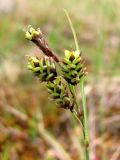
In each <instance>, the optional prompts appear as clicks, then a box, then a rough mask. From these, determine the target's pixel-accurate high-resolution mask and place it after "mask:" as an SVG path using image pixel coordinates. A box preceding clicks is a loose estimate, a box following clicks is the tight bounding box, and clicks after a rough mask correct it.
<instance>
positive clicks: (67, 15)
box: [64, 9, 79, 50]
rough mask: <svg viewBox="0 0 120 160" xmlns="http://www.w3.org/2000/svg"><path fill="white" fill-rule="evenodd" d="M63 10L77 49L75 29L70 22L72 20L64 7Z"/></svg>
mask: <svg viewBox="0 0 120 160" xmlns="http://www.w3.org/2000/svg"><path fill="white" fill-rule="evenodd" d="M64 12H65V14H66V17H67V19H68V21H69V24H70V28H71V30H72V33H73V37H74V42H75V46H76V50H79V45H78V40H77V36H76V32H75V30H74V26H73V24H72V21H71V19H70V16H69V14H68V12H67V11H66V10H65V9H64Z"/></svg>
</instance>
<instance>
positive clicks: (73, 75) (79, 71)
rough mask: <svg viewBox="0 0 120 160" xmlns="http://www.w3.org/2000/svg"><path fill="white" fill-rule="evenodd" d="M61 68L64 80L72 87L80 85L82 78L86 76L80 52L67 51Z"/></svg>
mask: <svg viewBox="0 0 120 160" xmlns="http://www.w3.org/2000/svg"><path fill="white" fill-rule="evenodd" d="M61 67H62V71H63V76H64V78H65V79H66V81H67V82H68V83H70V84H72V85H76V84H78V83H79V82H80V80H81V78H82V76H84V75H85V67H84V66H83V63H82V60H81V55H80V52H79V51H68V50H65V58H64V59H63V61H62V64H61Z"/></svg>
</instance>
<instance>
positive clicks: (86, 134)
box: [80, 77, 89, 160]
mask: <svg viewBox="0 0 120 160" xmlns="http://www.w3.org/2000/svg"><path fill="white" fill-rule="evenodd" d="M80 90H81V96H82V104H83V117H84V118H83V125H84V128H83V129H84V133H85V134H84V143H85V158H86V160H89V150H88V146H89V136H88V134H89V133H88V118H87V117H88V115H87V106H86V97H85V95H84V77H83V78H82V79H81V82H80Z"/></svg>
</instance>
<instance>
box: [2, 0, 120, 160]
mask: <svg viewBox="0 0 120 160" xmlns="http://www.w3.org/2000/svg"><path fill="white" fill-rule="evenodd" d="M64 8H65V9H66V10H67V11H68V13H69V15H70V17H71V19H72V22H73V24H74V27H75V30H76V33H77V36H78V42H79V46H80V49H81V51H82V55H83V57H84V59H85V63H86V67H87V70H88V72H89V74H88V76H87V80H86V88H85V91H86V95H87V100H88V107H89V112H90V113H89V117H90V118H89V120H90V127H91V128H90V136H91V140H92V143H91V146H90V149H91V157H92V158H91V159H93V160H109V159H110V158H111V160H117V159H119V158H120V157H119V155H118V156H117V158H116V159H115V158H114V156H115V155H114V153H116V152H117V153H118V152H120V151H119V150H118V149H119V145H120V143H119V138H120V137H119V135H120V125H119V124H120V118H119V114H120V100H119V96H120V85H119V84H120V76H119V73H120V1H119V0H45V1H43V0H0V132H1V133H0V160H57V159H58V160H59V159H60V160H62V159H63V158H62V156H61V155H62V153H63V155H64V154H65V155H66V156H68V160H70V159H71V160H72V159H74V160H82V156H83V155H82V153H83V152H82V150H81V145H80V141H81V130H80V128H79V124H77V122H75V121H74V120H73V119H72V118H71V116H70V114H69V113H68V112H66V111H64V110H60V109H59V107H57V106H56V104H54V102H53V101H51V100H49V99H48V93H47V90H46V88H45V86H44V84H40V83H39V81H38V80H36V79H35V78H34V77H33V76H32V75H31V73H30V72H29V71H28V70H27V67H26V66H27V58H26V55H28V54H39V53H41V51H40V50H39V49H38V48H37V47H36V46H35V45H34V44H32V43H31V42H29V41H27V40H26V39H25V36H24V34H25V32H24V30H26V29H27V26H28V25H32V26H33V27H35V28H38V27H40V28H41V30H42V31H43V33H44V34H45V37H46V39H47V41H48V44H49V46H50V47H51V48H52V49H53V50H54V51H55V52H56V53H57V54H58V55H59V56H61V57H62V56H63V55H64V50H65V49H68V50H74V49H75V45H74V39H73V35H72V32H71V30H70V27H69V24H68V20H67V18H66V16H65V14H64V11H63V9H64ZM78 98H80V96H79V93H78ZM19 112H20V113H21V114H22V115H21V114H20V113H19ZM19 114H20V115H19ZM93 117H94V118H93ZM26 119H27V120H26ZM26 121H27V122H26ZM39 122H40V123H42V124H41V125H43V124H44V126H45V127H44V128H45V129H44V131H42V130H40V129H38V127H37V126H38V124H39ZM98 124H99V125H98ZM66 136H67V137H68V138H67V139H66ZM54 143H55V144H56V143H57V147H58V148H59V150H60V153H59V152H58V150H57V149H56V148H57V147H56V145H55V144H54ZM101 152H102V153H103V154H102V155H101ZM112 158H113V159H112ZM65 160H67V159H65Z"/></svg>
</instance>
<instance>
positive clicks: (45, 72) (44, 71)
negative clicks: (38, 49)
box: [28, 57, 57, 81]
mask: <svg viewBox="0 0 120 160" xmlns="http://www.w3.org/2000/svg"><path fill="white" fill-rule="evenodd" d="M28 69H30V70H31V71H32V72H33V73H34V74H35V75H36V76H37V77H39V79H40V80H41V81H53V80H54V79H55V78H56V77H57V71H56V67H55V64H54V61H53V60H52V59H51V58H49V57H44V58H40V59H38V58H36V57H29V59H28Z"/></svg>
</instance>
